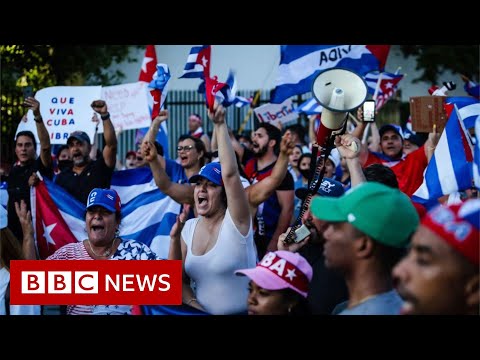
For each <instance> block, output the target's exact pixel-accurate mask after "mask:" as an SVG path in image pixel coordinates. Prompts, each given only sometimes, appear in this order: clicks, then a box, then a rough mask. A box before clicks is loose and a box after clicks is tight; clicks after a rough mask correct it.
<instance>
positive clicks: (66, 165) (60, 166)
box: [58, 160, 73, 171]
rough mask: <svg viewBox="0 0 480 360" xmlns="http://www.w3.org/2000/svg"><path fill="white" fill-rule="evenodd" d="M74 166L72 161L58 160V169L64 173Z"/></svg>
mask: <svg viewBox="0 0 480 360" xmlns="http://www.w3.org/2000/svg"><path fill="white" fill-rule="evenodd" d="M72 166H73V161H72V160H58V169H59V170H60V171H63V169H67V168H69V167H72Z"/></svg>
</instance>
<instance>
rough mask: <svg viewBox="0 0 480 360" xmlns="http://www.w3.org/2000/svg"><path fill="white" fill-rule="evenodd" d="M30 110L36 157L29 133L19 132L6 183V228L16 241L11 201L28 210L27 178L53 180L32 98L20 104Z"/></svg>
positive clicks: (18, 232)
mask: <svg viewBox="0 0 480 360" xmlns="http://www.w3.org/2000/svg"><path fill="white" fill-rule="evenodd" d="M23 105H24V106H25V107H26V108H28V109H29V110H32V111H33V116H34V121H35V125H36V127H37V134H38V138H39V140H40V147H41V149H40V157H38V158H37V152H36V149H37V143H36V141H35V136H34V135H33V133H32V132H31V131H20V132H19V133H18V134H17V136H16V138H15V155H16V156H17V159H18V162H17V164H16V165H14V166H13V168H12V170H11V171H10V174H9V176H8V179H7V184H8V205H7V206H8V227H9V229H10V230H12V232H13V234H14V235H15V237H16V238H17V239H19V240H20V241H21V242H23V233H22V227H21V226H20V222H19V220H18V216H17V213H16V212H15V202H18V203H20V201H21V200H24V201H25V202H26V204H27V207H28V209H29V210H30V186H29V184H28V180H29V178H30V176H31V175H32V174H33V173H35V172H36V171H39V172H40V173H41V174H42V175H43V176H46V177H48V178H50V179H51V178H52V177H53V163H52V156H51V154H50V152H51V145H50V137H49V135H48V131H47V128H46V127H45V124H44V123H43V118H42V115H41V114H40V103H39V102H38V100H36V99H35V98H33V97H28V98H26V99H25V102H24V104H23Z"/></svg>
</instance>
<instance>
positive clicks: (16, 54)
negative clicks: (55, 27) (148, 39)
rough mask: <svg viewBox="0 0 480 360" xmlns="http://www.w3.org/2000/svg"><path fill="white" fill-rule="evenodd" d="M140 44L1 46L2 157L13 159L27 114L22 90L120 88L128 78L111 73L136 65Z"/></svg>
mask: <svg viewBox="0 0 480 360" xmlns="http://www.w3.org/2000/svg"><path fill="white" fill-rule="evenodd" d="M139 47H143V46H140V45H132V46H129V45H0V60H1V64H0V68H1V69H2V71H1V72H0V74H1V85H2V86H1V87H2V95H1V101H2V105H1V120H2V121H1V132H2V138H1V144H2V146H1V150H2V151H1V155H2V162H4V161H6V160H7V159H8V161H7V162H11V161H12V160H13V153H12V148H13V138H14V135H15V131H16V128H17V126H18V122H19V121H20V118H21V116H22V115H23V113H24V109H23V106H22V103H23V95H22V87H23V86H27V85H30V86H32V87H33V90H34V92H36V91H38V90H40V89H43V88H46V87H49V86H73V85H77V86H81V85H102V86H107V85H116V84H120V83H121V80H122V79H123V78H125V75H124V74H123V73H122V72H121V71H118V70H117V71H107V69H108V68H109V67H110V66H112V65H115V64H118V63H121V62H123V61H127V62H135V61H137V60H136V59H134V58H132V57H131V56H130V50H131V49H132V48H139Z"/></svg>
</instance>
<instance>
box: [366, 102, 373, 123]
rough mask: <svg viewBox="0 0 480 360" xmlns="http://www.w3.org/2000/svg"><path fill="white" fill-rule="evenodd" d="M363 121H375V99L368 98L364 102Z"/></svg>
mask: <svg viewBox="0 0 480 360" xmlns="http://www.w3.org/2000/svg"><path fill="white" fill-rule="evenodd" d="M363 121H365V122H374V121H375V100H366V101H365V102H364V103H363Z"/></svg>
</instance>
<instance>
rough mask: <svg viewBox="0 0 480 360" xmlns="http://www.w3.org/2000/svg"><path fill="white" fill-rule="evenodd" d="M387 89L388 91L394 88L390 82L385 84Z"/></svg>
mask: <svg viewBox="0 0 480 360" xmlns="http://www.w3.org/2000/svg"><path fill="white" fill-rule="evenodd" d="M385 87H386V88H387V89H391V88H392V87H393V84H392V83H391V82H388V83H386V84H385Z"/></svg>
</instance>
